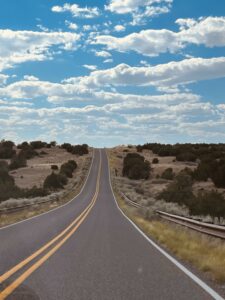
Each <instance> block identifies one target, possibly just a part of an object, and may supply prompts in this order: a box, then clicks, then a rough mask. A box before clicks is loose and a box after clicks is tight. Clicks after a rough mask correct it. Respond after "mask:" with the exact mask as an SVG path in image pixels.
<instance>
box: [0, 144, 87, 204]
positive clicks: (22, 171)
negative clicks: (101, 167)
mask: <svg viewBox="0 0 225 300" xmlns="http://www.w3.org/2000/svg"><path fill="white" fill-rule="evenodd" d="M63 145H65V144H63ZM68 145H70V144H68ZM70 146H71V147H72V149H73V151H72V152H70V151H68V149H66V151H68V152H69V154H68V155H65V154H64V155H63V153H64V152H65V153H66V151H65V150H64V149H65V147H64V146H57V144H56V142H54V141H53V142H50V143H46V142H42V141H31V142H29V143H28V142H23V143H21V144H18V145H15V143H13V142H11V141H5V140H3V141H1V142H0V203H3V202H5V201H6V200H8V199H26V198H28V199H30V198H34V197H45V196H47V195H49V194H51V193H52V192H53V191H57V190H60V189H63V188H64V186H65V185H67V184H68V183H69V180H71V179H72V177H73V173H74V171H75V170H76V169H77V167H78V163H77V161H75V160H74V159H72V157H73V156H76V160H77V159H78V161H79V156H83V155H84V154H87V153H88V152H89V151H88V146H87V145H75V146H72V145H70ZM61 149H62V150H61ZM61 151H62V152H61ZM51 153H52V154H51ZM60 153H61V154H60ZM52 155H54V156H52ZM59 155H61V156H59ZM44 157H45V158H44ZM57 157H59V158H58V161H57ZM61 157H62V158H61ZM64 157H65V158H66V157H68V158H69V159H68V161H65V158H64ZM49 159H50V161H52V162H55V160H56V161H57V162H58V164H51V163H46V162H48V160H49ZM37 163H38V164H37ZM79 164H80V162H79ZM38 170H40V171H41V172H42V173H43V175H42V177H41V178H43V179H42V180H41V182H40V181H38V177H37V175H38V174H39V173H40V172H39V173H38ZM42 170H43V171H42ZM27 172H29V176H28V175H26V174H27ZM44 174H46V175H44ZM32 176H33V177H34V182H35V183H36V182H37V185H36V184H35V185H29V186H27V187H26V186H23V184H19V183H20V182H25V183H27V182H28V183H29V180H30V177H32ZM35 178H36V179H35ZM17 182H18V183H17ZM10 201H11V202H12V200H10Z"/></svg>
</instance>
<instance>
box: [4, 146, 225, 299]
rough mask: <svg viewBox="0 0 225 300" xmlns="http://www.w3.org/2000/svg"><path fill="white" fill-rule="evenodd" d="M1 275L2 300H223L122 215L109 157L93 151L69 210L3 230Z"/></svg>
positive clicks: (54, 211)
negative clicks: (117, 202)
mask: <svg viewBox="0 0 225 300" xmlns="http://www.w3.org/2000/svg"><path fill="white" fill-rule="evenodd" d="M0 274H1V276H0V287H1V289H0V300H3V299H14V300H38V299H41V300H57V299H59V300H76V299H79V300H83V299H84V300H89V299H90V300H107V299H110V300H111V299H112V300H117V299H118V300H120V299H121V300H123V299H124V300H137V299H143V300H145V299H146V300H149V299H152V300H161V299H166V300H172V299H173V300H174V299H177V300H190V299H192V300H195V299H196V300H208V299H222V298H220V297H219V295H217V294H216V293H215V294H214V296H211V295H210V294H209V292H207V291H206V290H204V289H203V288H202V287H200V286H199V285H198V284H197V283H196V282H195V281H194V280H193V279H192V278H191V277H190V276H187V274H185V273H184V272H183V271H182V270H181V269H180V268H178V267H177V266H176V265H175V264H174V263H173V262H171V261H170V260H169V259H168V258H167V257H166V256H165V255H163V254H162V253H161V252H160V251H159V250H158V249H156V247H155V246H154V245H152V244H151V243H150V242H149V241H148V240H147V239H146V238H145V237H144V236H143V235H142V234H141V233H140V232H139V231H138V230H137V229H136V228H135V227H134V226H133V225H132V224H131V223H130V222H129V220H128V219H127V218H126V217H125V216H124V215H123V214H122V213H121V211H120V210H119V209H118V207H117V205H116V202H115V199H114V197H113V194H112V190H111V186H110V179H109V173H108V162H107V156H106V152H105V151H104V150H95V154H94V159H93V163H92V167H91V170H90V173H89V176H88V179H87V181H86V184H85V186H84V188H83V190H82V192H81V193H80V194H79V195H78V197H76V198H75V199H73V200H72V201H71V202H70V203H69V204H67V205H64V206H63V207H60V208H58V209H55V210H53V211H51V212H49V213H46V214H43V215H41V216H38V217H35V218H32V219H30V220H27V221H24V222H21V223H18V224H15V225H13V226H9V227H6V228H3V229H1V230H0ZM191 276H192V275H191ZM206 289H207V288H206ZM209 289H210V288H209Z"/></svg>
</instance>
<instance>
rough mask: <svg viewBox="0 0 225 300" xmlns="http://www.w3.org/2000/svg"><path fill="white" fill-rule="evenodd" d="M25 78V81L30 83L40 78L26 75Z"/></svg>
mask: <svg viewBox="0 0 225 300" xmlns="http://www.w3.org/2000/svg"><path fill="white" fill-rule="evenodd" d="M23 78H24V80H30V81H37V80H39V78H38V77H36V76H33V75H24V76H23Z"/></svg>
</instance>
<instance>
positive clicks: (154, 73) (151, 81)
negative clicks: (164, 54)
mask: <svg viewBox="0 0 225 300" xmlns="http://www.w3.org/2000/svg"><path fill="white" fill-rule="evenodd" d="M221 77H225V57H216V58H209V59H204V58H190V59H184V60H181V61H172V62H169V63H166V64H160V65H156V66H150V67H148V66H147V67H131V66H129V65H126V64H120V65H117V66H116V67H114V68H111V69H106V70H98V71H94V72H92V73H91V74H90V75H89V76H86V77H74V78H70V79H67V82H70V83H76V84H78V83H79V84H81V85H83V86H89V87H101V86H106V85H115V86H123V85H132V86H144V85H153V86H156V87H170V88H172V89H174V88H175V89H176V86H177V85H180V84H188V83H190V82H195V81H200V80H209V79H214V78H221Z"/></svg>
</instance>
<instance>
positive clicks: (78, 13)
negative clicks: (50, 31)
mask: <svg viewBox="0 0 225 300" xmlns="http://www.w3.org/2000/svg"><path fill="white" fill-rule="evenodd" d="M52 11H53V12H56V13H62V12H70V13H71V14H72V16H73V17H74V18H75V17H81V18H87V19H89V18H94V17H98V16H99V15H100V11H99V9H98V8H97V7H87V6H86V7H80V6H79V5H78V4H69V3H65V4H64V5H63V6H58V5H57V6H53V7H52Z"/></svg>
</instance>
